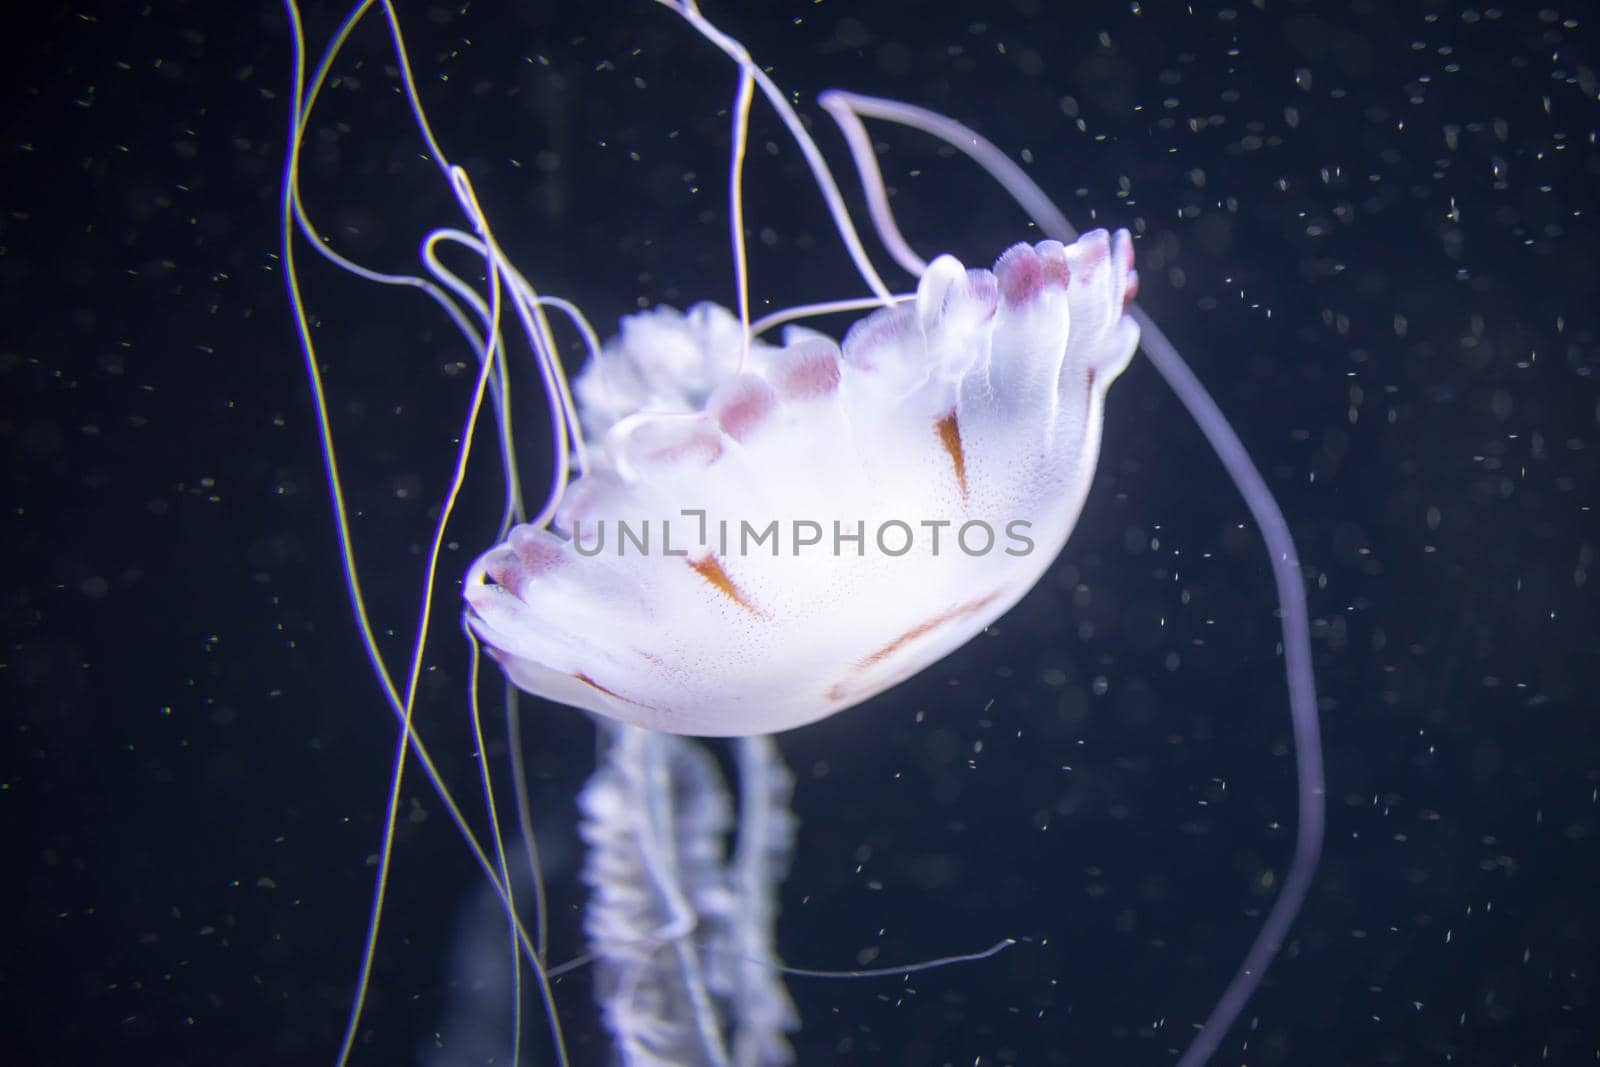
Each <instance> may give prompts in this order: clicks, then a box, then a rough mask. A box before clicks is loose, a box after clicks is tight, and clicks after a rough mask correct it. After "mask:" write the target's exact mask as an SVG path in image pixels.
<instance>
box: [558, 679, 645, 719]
mask: <svg viewBox="0 0 1600 1067" xmlns="http://www.w3.org/2000/svg"><path fill="white" fill-rule="evenodd" d="M573 677H574V678H576V679H577V680H578V681H580V682H582V683H583V684H584V685H586V686H588V687H589V688H590V689H593V690H594V691H595V692H597V693H604V694H605V695H606V696H608V697H610V698H611V699H612V700H620V701H622V702H623V703H624V704H632V705H633V706H634V707H637V708H650V710H652V711H654V710H655V709H654V708H651V706H650V705H649V704H645V703H642V702H641V701H638V700H629V699H628V698H627V697H625V696H623V695H622V694H621V693H619V692H617V691H616V690H615V689H607V688H606V687H605V686H603V685H601V684H600V683H599V682H597V681H595V680H594V679H593V678H591V677H589V676H588V675H587V674H584V673H583V672H582V671H579V672H578V673H577V674H574V675H573Z"/></svg>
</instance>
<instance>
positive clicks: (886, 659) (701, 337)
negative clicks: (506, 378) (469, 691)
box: [465, 231, 1138, 736]
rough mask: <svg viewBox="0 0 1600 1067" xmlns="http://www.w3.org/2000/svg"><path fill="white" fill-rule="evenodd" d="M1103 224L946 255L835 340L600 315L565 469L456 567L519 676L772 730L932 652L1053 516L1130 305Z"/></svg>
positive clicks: (1094, 433) (1045, 545)
mask: <svg viewBox="0 0 1600 1067" xmlns="http://www.w3.org/2000/svg"><path fill="white" fill-rule="evenodd" d="M1132 261H1133V246H1132V242H1131V241H1130V240H1129V238H1128V235H1127V234H1126V233H1123V232H1119V233H1117V234H1116V235H1115V237H1112V236H1111V235H1108V234H1107V233H1105V232H1104V231H1095V232H1094V233H1091V234H1087V235H1085V236H1084V237H1082V238H1080V239H1079V240H1078V241H1076V242H1074V243H1073V244H1071V245H1067V246H1063V245H1061V244H1060V243H1058V242H1055V241H1044V242H1041V243H1040V244H1038V245H1037V246H1029V245H1017V246H1016V247H1014V248H1012V249H1011V250H1010V251H1009V252H1007V253H1006V254H1005V255H1004V256H1002V257H1001V258H1000V261H999V262H998V263H996V264H995V267H994V270H993V271H992V272H991V271H987V270H971V271H969V270H966V269H964V268H963V267H962V266H961V264H959V263H957V262H956V261H955V260H954V259H953V258H951V257H949V256H941V257H940V258H939V259H937V260H935V261H934V262H933V263H932V264H930V265H929V266H928V269H927V270H926V271H925V272H923V274H922V277H921V280H920V281H919V282H918V284H917V292H916V298H915V299H914V300H912V301H908V302H906V303H903V304H899V305H897V306H895V307H891V308H885V309H883V310H880V311H877V312H875V313H873V314H872V315H870V316H869V317H867V318H866V319H864V320H862V321H861V322H858V323H857V324H856V325H855V326H854V327H853V328H852V329H851V330H850V331H849V333H848V334H847V335H846V336H845V339H844V344H843V345H842V346H841V345H838V344H836V343H834V342H833V341H832V340H831V339H829V338H827V337H824V336H822V335H820V334H817V333H813V332H811V331H806V330H801V329H799V328H796V327H791V328H789V330H788V331H787V338H786V341H787V343H786V344H785V345H784V346H783V347H773V346H767V345H763V344H752V345H750V347H749V353H748V358H747V359H745V360H744V361H743V363H744V368H743V370H740V369H739V368H740V363H741V359H740V354H741V339H742V337H743V334H742V331H741V330H740V328H739V323H738V320H737V319H735V318H733V317H732V315H731V314H730V313H729V312H726V311H724V310H722V309H721V308H716V307H712V306H707V305H702V306H700V307H698V308H695V309H693V310H692V311H691V312H690V313H689V314H687V315H682V314H679V313H677V312H674V311H668V310H661V311H657V312H654V313H647V314H645V315H642V316H638V317H636V318H635V320H634V321H631V322H629V323H627V324H626V325H625V327H624V329H623V332H622V334H621V336H620V337H619V338H618V339H617V340H616V341H615V342H613V343H612V344H610V345H608V346H607V347H606V348H605V349H604V350H603V351H602V352H601V353H600V354H599V356H598V358H597V359H596V360H594V361H593V362H592V363H591V364H590V365H589V366H588V367H587V368H586V369H585V370H584V372H583V376H582V377H580V378H579V379H578V382H577V390H576V391H577V396H578V400H579V413H580V416H581V417H583V419H584V424H585V427H586V428H587V429H588V430H589V431H590V433H591V437H590V440H591V442H593V441H595V440H598V441H599V444H598V446H592V447H591V448H590V450H589V453H588V455H589V460H590V464H591V466H590V468H589V470H588V471H586V472H585V473H584V474H583V475H582V476H581V477H579V478H578V479H577V480H576V481H574V482H573V483H572V485H571V486H569V487H568V489H567V492H566V495H565V498H564V499H563V501H562V503H561V506H560V508H559V509H558V510H557V511H556V513H555V521H554V523H553V524H552V526H551V527H550V528H540V527H535V526H528V525H523V526H518V527H516V528H514V529H513V530H512V531H511V532H510V536H509V537H508V538H507V540H506V542H505V543H504V544H503V545H501V546H500V547H498V548H495V549H493V550H492V551H490V552H489V553H487V554H486V555H484V556H483V557H482V558H481V559H479V560H478V562H477V563H475V564H474V565H473V568H472V571H471V573H470V574H469V576H468V580H467V584H466V590H465V595H466V598H467V602H468V603H469V604H470V605H471V622H472V626H473V628H474V629H475V630H476V631H477V632H478V634H479V636H480V637H482V638H483V640H484V642H485V644H486V645H487V646H488V647H489V648H490V649H491V650H492V654H493V655H494V656H495V658H496V659H498V660H499V661H500V663H501V665H502V666H503V667H504V668H505V671H506V673H507V675H508V676H509V677H510V678H511V679H512V680H513V681H514V682H516V684H517V685H518V686H520V687H521V688H523V689H525V690H527V691H529V692H531V693H535V694H537V695H539V696H543V697H547V698H549V699H551V700H556V701H559V702H561V703H564V704H571V705H573V706H576V707H581V708H587V709H588V710H590V711H594V712H596V713H599V714H601V715H605V716H607V717H610V718H613V719H619V720H622V721H624V722H628V723H632V724H634V725H637V726H643V727H647V728H649V729H652V730H667V731H670V732H673V733H686V734H697V735H702V736H722V735H743V734H752V733H772V732H776V731H779V730H787V729H790V728H792V727H795V726H801V725H804V724H806V723H809V722H812V721H814V720H816V719H820V718H822V717H824V716H827V715H831V714H833V713H835V712H837V711H840V710H842V709H844V708H847V707H850V706H851V705H853V704H856V703H859V702H860V701H862V700H865V699H867V698H868V697H871V696H873V695H874V694H876V693H879V692H881V691H883V690H884V689H886V688H888V687H890V686H892V685H894V684H895V683H897V682H899V681H902V680H903V679H905V678H907V677H909V676H910V675H912V674H914V673H916V672H917V671H919V670H921V669H922V668H924V667H927V666H929V665H930V664H932V663H934V662H936V661H937V660H939V659H941V658H942V657H943V656H944V655H946V654H947V653H949V652H951V651H952V650H954V649H956V648H958V647H960V646H961V645H963V644H965V643H966V642H967V641H968V640H969V639H970V638H972V637H973V636H974V635H975V634H977V633H978V632H979V631H981V630H982V629H983V628H984V627H985V626H987V625H988V624H989V623H991V622H993V621H994V620H995V619H996V618H997V617H999V616H1000V615H1001V614H1002V613H1003V612H1005V611H1006V610H1007V609H1009V608H1010V607H1011V606H1012V605H1013V604H1015V603H1016V602H1017V600H1019V599H1020V598H1021V597H1022V596H1023V594H1025V593H1026V592H1027V591H1028V590H1029V589H1031V588H1032V587H1033V585H1034V583H1035V582H1037V581H1038V579H1039V577H1040V575H1041V574H1043V573H1044V571H1045V570H1046V569H1047V568H1048V567H1049V566H1050V564H1051V563H1052V562H1053V561H1054V560H1055V558H1056V555H1057V554H1058V553H1059V552H1060V550H1061V547H1062V545H1063V544H1064V543H1065V542H1066V539H1067V535H1068V534H1069V533H1070V532H1071V531H1072V527H1073V524H1074V523H1075V522H1076V521H1077V518H1078V513H1079V511H1080V510H1081V509H1082V507H1083V501H1084V497H1085V496H1086V494H1087V493H1088V489H1089V483H1090V481H1091V480H1092V477H1093V474H1094V465H1095V457H1096V456H1097V455H1098V453H1099V449H1100V423H1101V413H1102V410H1103V407H1104V400H1105V393H1106V389H1107V387H1108V386H1109V385H1110V384H1111V382H1112V381H1113V380H1114V379H1115V378H1116V376H1117V374H1118V373H1120V372H1121V370H1122V369H1123V367H1125V366H1126V365H1127V362H1128V359H1129V357H1130V356H1131V355H1132V354H1133V350H1134V346H1135V344H1136V343H1137V340H1138V329H1137V328H1136V327H1135V326H1134V325H1133V323H1132V321H1131V320H1130V319H1129V318H1128V317H1127V316H1126V314H1125V308H1126V306H1127V303H1128V302H1129V300H1130V298H1131V297H1132V296H1133V293H1134V288H1135V280H1136V279H1135V275H1134V272H1133V269H1132Z"/></svg>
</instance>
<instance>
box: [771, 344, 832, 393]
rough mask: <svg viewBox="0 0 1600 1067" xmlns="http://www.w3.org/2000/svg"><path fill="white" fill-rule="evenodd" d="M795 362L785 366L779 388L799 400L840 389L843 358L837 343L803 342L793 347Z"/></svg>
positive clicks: (791, 347)
mask: <svg viewBox="0 0 1600 1067" xmlns="http://www.w3.org/2000/svg"><path fill="white" fill-rule="evenodd" d="M789 352H790V354H792V355H793V357H794V359H793V362H792V363H790V364H789V366H788V367H786V368H785V369H784V373H783V375H782V380H781V381H780V382H779V388H780V389H781V390H782V391H783V393H784V395H786V396H790V397H793V398H795V399H797V400H815V399H817V398H818V397H824V396H827V395H828V394H829V393H832V392H834V391H835V390H836V389H838V388H839V359H838V357H837V356H836V355H835V354H834V349H833V346H831V345H829V344H827V343H825V342H822V341H801V342H800V343H799V344H795V345H792V346H790V348H789Z"/></svg>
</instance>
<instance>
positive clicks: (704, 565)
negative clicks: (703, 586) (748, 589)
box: [689, 556, 761, 615]
mask: <svg viewBox="0 0 1600 1067" xmlns="http://www.w3.org/2000/svg"><path fill="white" fill-rule="evenodd" d="M689 566H690V567H693V568H694V572H695V573H696V574H698V575H699V576H700V577H702V578H704V579H705V580H706V581H708V582H710V583H711V584H712V585H713V586H714V587H715V588H716V590H717V592H719V593H721V594H722V595H723V596H725V597H727V598H728V599H729V600H731V601H733V602H734V603H735V604H737V605H739V606H740V607H741V608H743V609H744V610H746V611H748V612H749V613H750V614H752V615H760V614H761V612H760V611H759V610H757V609H756V606H755V605H754V604H752V603H750V601H748V600H746V599H745V597H744V594H743V593H741V592H740V591H739V587H738V586H736V585H734V584H733V579H732V578H729V577H728V572H727V571H725V570H723V569H722V561H721V560H719V559H717V557H716V556H707V557H706V558H705V559H702V560H698V561H697V560H690V561H689Z"/></svg>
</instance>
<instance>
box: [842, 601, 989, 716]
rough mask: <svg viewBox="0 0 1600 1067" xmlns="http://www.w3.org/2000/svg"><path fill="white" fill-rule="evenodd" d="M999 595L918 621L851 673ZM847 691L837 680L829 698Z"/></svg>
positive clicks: (971, 611) (973, 611)
mask: <svg viewBox="0 0 1600 1067" xmlns="http://www.w3.org/2000/svg"><path fill="white" fill-rule="evenodd" d="M999 595H1000V594H999V592H998V591H996V592H993V593H990V594H989V595H988V596H982V597H979V598H978V599H977V600H969V601H967V602H966V603H965V604H957V605H956V606H955V607H953V608H946V609H945V610H944V611H941V612H940V613H939V614H937V615H935V616H934V617H933V618H931V619H929V620H927V621H926V622H919V623H917V625H915V626H913V627H912V628H911V629H909V630H907V631H906V632H905V633H903V634H901V635H900V636H899V637H897V638H895V639H894V640H893V641H890V642H889V643H888V644H887V645H884V646H883V647H882V648H880V649H878V650H877V651H876V652H874V653H872V654H871V655H870V656H867V657H866V658H865V659H863V660H861V661H860V662H858V663H857V664H856V665H855V666H853V667H851V668H850V673H851V674H860V673H861V672H862V671H864V670H866V669H867V668H868V667H875V666H877V665H878V664H880V663H882V662H883V661H884V660H886V659H888V658H889V657H890V656H893V655H894V654H895V653H896V652H899V651H900V650H901V649H902V648H904V647H906V646H907V645H909V644H910V643H911V642H913V641H915V640H917V639H918V638H919V637H926V636H928V635H929V634H931V633H932V632H933V631H935V630H937V629H939V627H941V626H947V625H949V624H950V623H952V622H955V621H956V620H957V619H964V618H966V617H967V616H968V615H975V614H977V613H978V612H980V611H982V610H983V609H984V608H986V607H988V606H989V605H990V604H992V603H994V599H995V597H997V596H999ZM847 692H849V690H848V688H847V687H846V685H845V682H836V683H835V684H834V685H833V686H832V687H831V688H830V689H829V690H828V699H829V700H841V699H843V698H844V696H845V694H846V693H847Z"/></svg>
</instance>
